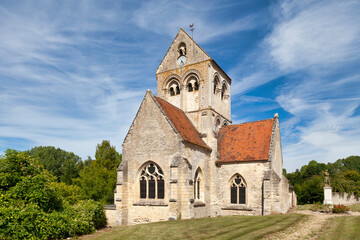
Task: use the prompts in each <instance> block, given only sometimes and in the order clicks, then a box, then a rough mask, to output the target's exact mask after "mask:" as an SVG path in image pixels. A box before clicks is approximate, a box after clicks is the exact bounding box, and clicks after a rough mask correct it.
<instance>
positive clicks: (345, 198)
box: [332, 192, 360, 205]
mask: <svg viewBox="0 0 360 240" xmlns="http://www.w3.org/2000/svg"><path fill="white" fill-rule="evenodd" d="M332 202H333V204H335V205H337V204H340V203H341V204H344V205H351V204H355V203H360V198H359V197H356V196H355V195H354V194H347V193H344V194H341V193H338V192H333V193H332Z"/></svg>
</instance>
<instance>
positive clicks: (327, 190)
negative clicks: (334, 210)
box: [324, 186, 333, 204]
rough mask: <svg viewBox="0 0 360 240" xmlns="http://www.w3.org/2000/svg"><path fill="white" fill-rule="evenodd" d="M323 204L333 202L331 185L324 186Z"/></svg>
mask: <svg viewBox="0 0 360 240" xmlns="http://www.w3.org/2000/svg"><path fill="white" fill-rule="evenodd" d="M324 204H333V203H332V191H331V187H326V186H325V187H324Z"/></svg>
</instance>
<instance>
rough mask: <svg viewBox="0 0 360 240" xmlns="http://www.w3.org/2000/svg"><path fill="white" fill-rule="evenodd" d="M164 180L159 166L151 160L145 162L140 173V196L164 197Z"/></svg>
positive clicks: (146, 197)
mask: <svg viewBox="0 0 360 240" xmlns="http://www.w3.org/2000/svg"><path fill="white" fill-rule="evenodd" d="M164 196H165V182H164V174H163V171H162V170H161V168H160V167H159V166H158V165H157V164H155V163H153V162H151V163H149V164H147V165H146V166H145V167H144V168H143V169H142V170H141V175H140V198H144V199H164Z"/></svg>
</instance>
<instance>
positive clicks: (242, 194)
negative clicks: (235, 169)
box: [230, 174, 246, 204]
mask: <svg viewBox="0 0 360 240" xmlns="http://www.w3.org/2000/svg"><path fill="white" fill-rule="evenodd" d="M230 202H231V203H232V204H245V203H246V184H245V181H244V179H243V178H242V177H241V176H240V174H236V175H235V176H234V177H233V178H232V179H231V186H230Z"/></svg>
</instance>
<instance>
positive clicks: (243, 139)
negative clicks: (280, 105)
mask: <svg viewBox="0 0 360 240" xmlns="http://www.w3.org/2000/svg"><path fill="white" fill-rule="evenodd" d="M273 122H274V119H266V120H261V121H256V122H248V123H243V124H236V125H230V126H224V127H222V128H220V131H219V136H218V152H219V161H220V162H243V161H257V160H267V159H268V157H269V150H270V141H271V133H272V127H273Z"/></svg>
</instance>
